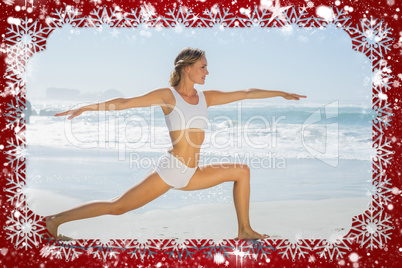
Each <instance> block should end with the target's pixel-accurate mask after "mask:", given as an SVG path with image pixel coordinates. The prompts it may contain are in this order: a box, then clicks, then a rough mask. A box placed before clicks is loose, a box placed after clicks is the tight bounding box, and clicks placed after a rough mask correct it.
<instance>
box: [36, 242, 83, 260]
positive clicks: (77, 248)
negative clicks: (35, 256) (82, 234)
mask: <svg viewBox="0 0 402 268" xmlns="http://www.w3.org/2000/svg"><path fill="white" fill-rule="evenodd" d="M84 243H86V241H81V242H80V241H77V240H73V241H68V242H66V241H60V240H57V239H50V241H49V242H48V243H47V244H46V245H45V246H43V247H42V248H41V250H40V254H41V256H43V257H48V256H50V255H51V256H53V257H55V258H56V259H63V258H64V259H65V261H69V260H75V259H77V258H78V257H79V256H80V255H81V254H83V253H87V251H86V247H85V246H84V245H83V244H84Z"/></svg>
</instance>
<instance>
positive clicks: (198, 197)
mask: <svg viewBox="0 0 402 268" xmlns="http://www.w3.org/2000/svg"><path fill="white" fill-rule="evenodd" d="M158 155H159V153H148V154H146V153H144V154H143V156H147V157H150V158H152V157H158ZM370 165H371V163H370V162H368V161H359V160H342V161H340V163H339V166H338V167H337V168H334V167H331V166H328V165H325V164H323V163H320V162H318V160H315V159H287V166H286V168H285V169H275V168H273V169H253V170H252V171H251V176H252V178H251V206H250V219H251V223H252V226H253V228H254V229H255V230H257V231H258V232H261V233H266V234H268V235H270V236H271V237H273V238H288V239H291V240H295V239H298V238H327V239H334V238H339V237H342V236H344V235H345V234H347V233H348V231H349V229H350V227H351V222H352V218H353V216H355V215H358V214H361V213H363V212H364V211H365V210H366V209H367V207H368V204H369V202H370V199H371V196H370V195H369V194H368V191H369V190H370V184H371V182H370V177H371V176H370ZM148 171H149V169H136V168H133V167H130V166H129V163H128V158H127V161H117V159H116V153H115V152H107V151H99V150H77V149H74V150H63V149H59V150H56V149H52V150H48V149H47V148H39V147H31V148H30V151H29V155H28V158H27V174H28V175H27V178H28V180H27V186H26V187H25V188H24V193H25V194H26V195H27V202H28V205H29V207H30V209H32V210H33V211H34V212H35V213H36V214H38V215H42V216H46V215H51V214H54V213H58V212H61V211H63V210H66V209H70V208H72V207H75V206H77V205H80V204H82V203H85V202H89V201H93V200H109V199H111V198H114V197H115V196H117V195H120V194H121V193H123V192H124V191H125V190H126V189H128V187H130V186H131V185H133V184H135V183H136V182H138V181H139V180H140V179H141V178H143V176H145V175H146V173H147V172H148ZM232 185H233V184H232V183H224V184H221V185H219V186H216V187H213V188H210V189H206V190H201V191H194V192H183V191H177V190H171V191H169V192H167V193H166V194H165V195H163V196H161V197H159V198H158V199H156V200H154V201H152V202H151V203H149V204H147V205H146V206H144V207H142V208H140V209H138V210H135V211H132V212H128V213H126V214H124V215H121V216H102V217H98V218H93V219H86V220H80V221H76V222H70V223H67V224H65V225H62V226H61V227H60V230H59V232H60V233H62V234H63V235H66V236H70V237H73V238H77V239H78V238H82V239H91V238H98V239H102V240H108V239H111V238H116V239H117V238H119V239H124V238H126V239H133V238H135V239H140V240H146V239H148V238H153V239H156V238H158V239H169V238H175V239H186V238H192V239H196V238H212V239H214V240H220V239H224V238H226V239H231V238H235V237H236V236H237V221H236V215H235V209H234V205H233V201H232Z"/></svg>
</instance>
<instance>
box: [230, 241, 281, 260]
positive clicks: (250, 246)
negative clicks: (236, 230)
mask: <svg viewBox="0 0 402 268" xmlns="http://www.w3.org/2000/svg"><path fill="white" fill-rule="evenodd" d="M236 249H240V252H244V257H248V258H249V259H251V258H253V259H254V260H257V259H258V256H260V258H261V259H262V258H267V257H268V254H271V251H273V250H275V248H274V247H273V246H272V245H271V244H270V243H269V242H268V240H263V241H258V240H242V242H241V244H240V245H237V247H236Z"/></svg>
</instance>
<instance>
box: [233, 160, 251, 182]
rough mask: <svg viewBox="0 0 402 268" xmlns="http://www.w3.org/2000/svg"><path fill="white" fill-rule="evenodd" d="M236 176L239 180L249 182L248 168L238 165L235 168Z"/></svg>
mask: <svg viewBox="0 0 402 268" xmlns="http://www.w3.org/2000/svg"><path fill="white" fill-rule="evenodd" d="M236 174H238V177H239V179H241V180H250V167H249V166H248V165H246V164H239V165H237V167H236Z"/></svg>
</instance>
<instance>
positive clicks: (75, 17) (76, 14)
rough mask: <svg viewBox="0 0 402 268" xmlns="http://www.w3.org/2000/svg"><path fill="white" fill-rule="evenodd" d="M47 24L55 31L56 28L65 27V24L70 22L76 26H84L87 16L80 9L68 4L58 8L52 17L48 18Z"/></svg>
mask: <svg viewBox="0 0 402 268" xmlns="http://www.w3.org/2000/svg"><path fill="white" fill-rule="evenodd" d="M46 24H47V25H48V28H49V30H51V31H53V30H54V29H55V28H60V27H63V25H64V24H70V25H71V26H74V27H84V26H87V25H86V18H85V17H83V16H82V13H81V12H80V11H78V9H76V8H73V7H71V6H67V7H66V8H65V9H56V12H55V13H52V14H51V16H50V17H48V18H46Z"/></svg>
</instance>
